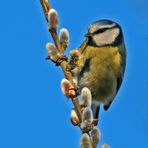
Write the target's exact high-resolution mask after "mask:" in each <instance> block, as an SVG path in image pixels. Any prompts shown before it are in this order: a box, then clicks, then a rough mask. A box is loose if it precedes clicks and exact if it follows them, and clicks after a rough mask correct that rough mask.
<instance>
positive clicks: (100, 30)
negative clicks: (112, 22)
mask: <svg viewBox="0 0 148 148" xmlns="http://www.w3.org/2000/svg"><path fill="white" fill-rule="evenodd" d="M113 28H117V26H113V27H111V28H100V29H98V30H97V31H95V32H94V33H93V35H95V34H99V33H103V32H105V31H106V30H110V29H113Z"/></svg>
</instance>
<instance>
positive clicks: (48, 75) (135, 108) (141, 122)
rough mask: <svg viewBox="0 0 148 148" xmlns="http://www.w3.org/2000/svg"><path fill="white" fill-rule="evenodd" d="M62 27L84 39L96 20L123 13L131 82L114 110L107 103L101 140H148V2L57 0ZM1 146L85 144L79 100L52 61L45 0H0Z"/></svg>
mask: <svg viewBox="0 0 148 148" xmlns="http://www.w3.org/2000/svg"><path fill="white" fill-rule="evenodd" d="M50 2H51V4H52V6H53V8H55V9H56V10H57V11H58V13H59V17H60V27H67V28H68V29H69V32H70V35H71V42H70V47H69V49H68V50H67V54H68V53H69V51H70V49H73V48H76V47H79V46H80V44H81V43H82V41H83V40H84V34H85V33H86V31H87V27H88V25H89V24H90V23H91V22H93V21H95V20H98V19H102V18H108V19H112V20H114V21H117V22H118V23H119V24H120V25H121V26H122V29H123V32H124V37H125V42H126V47H127V53H128V56H127V69H126V73H125V79H124V83H123V85H122V87H121V89H120V92H119V93H118V95H117V97H116V100H115V101H114V103H113V104H112V106H111V107H110V109H109V111H107V112H104V111H103V109H102V110H101V115H100V116H101V117H100V125H99V128H100V130H101V133H102V140H101V143H107V144H109V145H110V147H111V148H125V147H126V148H131V147H132V148H133V147H134V148H139V147H141V148H142V147H148V65H147V64H148V49H147V48H148V47H147V43H148V28H147V26H148V2H147V1H146V0H121V1H118V0H110V1H107V0H104V1H101V0H100V1H99V0H81V1H80V0H71V1H69V0H60V1H59V0H50ZM0 19H1V20H0V68H1V69H0V148H59V147H63V148H68V147H70V148H78V147H79V139H80V131H79V129H78V128H76V127H73V126H72V125H71V123H70V121H69V116H70V111H71V108H72V107H73V105H72V103H71V102H70V101H69V102H68V101H67V100H66V98H65V97H64V96H63V95H62V93H61V90H60V81H61V79H62V78H63V74H62V72H61V70H60V68H57V67H55V66H54V65H53V64H52V63H50V62H47V61H45V57H46V50H45V44H46V43H47V42H48V41H51V37H50V35H49V33H48V31H47V24H46V21H45V18H44V15H43V12H42V9H41V6H40V3H39V0H34V1H33V0H32V1H30V0H25V1H20V0H14V1H2V0H1V3H0Z"/></svg>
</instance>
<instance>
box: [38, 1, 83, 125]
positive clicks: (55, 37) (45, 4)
mask: <svg viewBox="0 0 148 148" xmlns="http://www.w3.org/2000/svg"><path fill="white" fill-rule="evenodd" d="M40 3H41V5H42V8H43V11H44V15H45V17H46V20H47V21H48V19H47V18H48V12H49V10H50V9H51V6H50V3H49V2H48V0H40ZM49 32H50V33H51V36H52V38H53V40H54V43H55V46H56V48H57V49H58V51H59V52H60V53H61V54H63V55H64V49H63V47H62V45H61V43H60V41H59V38H58V35H57V32H56V30H55V29H49ZM60 66H61V68H62V71H63V73H64V75H65V78H66V79H68V80H69V81H70V82H71V84H72V85H73V87H74V89H76V88H77V87H76V85H75V83H74V82H73V77H72V74H71V72H70V71H67V70H66V66H67V61H63V62H61V64H60ZM71 100H72V102H73V104H74V107H75V109H76V112H77V115H78V118H79V120H80V122H81V119H82V113H81V107H80V105H79V101H78V98H77V97H76V96H74V97H71Z"/></svg>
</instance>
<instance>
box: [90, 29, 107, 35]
mask: <svg viewBox="0 0 148 148" xmlns="http://www.w3.org/2000/svg"><path fill="white" fill-rule="evenodd" d="M106 30H108V28H101V29H99V30H97V31H95V32H94V33H93V34H98V33H103V32H105V31H106Z"/></svg>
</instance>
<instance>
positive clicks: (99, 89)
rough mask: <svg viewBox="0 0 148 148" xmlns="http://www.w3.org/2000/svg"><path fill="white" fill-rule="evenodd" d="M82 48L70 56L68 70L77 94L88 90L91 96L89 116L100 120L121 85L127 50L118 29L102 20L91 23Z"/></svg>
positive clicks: (109, 22)
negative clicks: (76, 88) (101, 110)
mask: <svg viewBox="0 0 148 148" xmlns="http://www.w3.org/2000/svg"><path fill="white" fill-rule="evenodd" d="M85 37H86V39H85V40H84V41H83V43H82V45H81V46H80V47H79V48H77V49H74V50H72V51H71V52H70V55H71V58H70V60H69V62H68V64H67V69H68V70H71V72H72V75H73V80H74V82H75V83H76V84H77V86H78V90H79V92H81V90H82V89H83V88H84V87H87V88H88V89H89V90H90V91H91V94H92V105H91V108H92V112H93V116H94V118H95V119H99V110H100V107H101V106H103V108H104V110H105V111H107V110H108V109H109V107H110V106H111V104H112V102H113V100H114V99H115V97H116V95H117V93H118V91H119V88H120V86H121V84H122V81H123V78H124V73H125V68H126V48H125V43H124V37H123V32H122V28H121V26H120V25H119V24H118V23H117V22H115V21H112V20H108V19H103V20H98V21H95V22H93V23H91V24H90V25H89V27H88V31H87V34H86V35H85Z"/></svg>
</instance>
